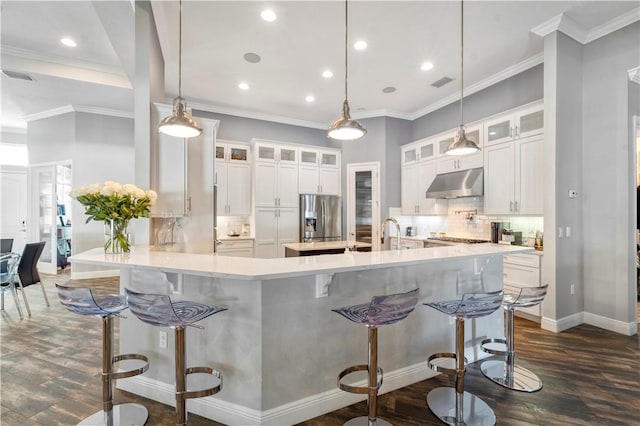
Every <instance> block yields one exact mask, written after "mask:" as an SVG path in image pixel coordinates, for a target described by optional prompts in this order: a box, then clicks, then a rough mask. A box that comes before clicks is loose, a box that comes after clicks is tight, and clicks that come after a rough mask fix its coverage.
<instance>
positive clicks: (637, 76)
mask: <svg viewBox="0 0 640 426" xmlns="http://www.w3.org/2000/svg"><path fill="white" fill-rule="evenodd" d="M627 75H628V76H629V81H633V82H634V83H638V84H640V67H635V68H631V69H630V70H629V71H627Z"/></svg>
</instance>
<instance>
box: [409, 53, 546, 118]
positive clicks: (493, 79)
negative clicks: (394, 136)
mask: <svg viewBox="0 0 640 426" xmlns="http://www.w3.org/2000/svg"><path fill="white" fill-rule="evenodd" d="M542 62H544V54H543V53H539V54H537V55H535V56H532V57H530V58H529V59H525V60H524V61H522V62H519V63H517V64H515V65H512V66H510V67H508V68H505V69H504V70H502V71H499V72H497V73H495V74H494V75H492V76H490V77H488V78H485V79H484V80H481V81H479V82H477V83H475V84H472V85H470V86H468V87H467V88H465V89H464V92H463V93H464V96H470V95H473V94H474V93H477V92H479V91H481V90H483V89H486V88H487V87H490V86H493V85H494V84H496V83H499V82H501V81H503V80H506V79H508V78H510V77H513V76H514V75H516V74H520V73H521V72H524V71H526V70H528V69H530V68H533V67H535V66H536V65H540V64H541V63H542ZM459 100H460V94H459V93H454V94H453V95H450V96H447V97H446V98H443V99H441V100H439V101H437V102H434V103H432V104H431V105H427V106H426V107H424V108H421V109H419V110H418V111H415V112H414V113H411V114H409V115H408V118H407V120H415V119H417V118H420V117H422V116H424V115H427V114H429V113H430V112H433V111H436V110H439V109H440V108H443V107H445V106H447V105H449V104H451V103H453V102H456V101H459Z"/></svg>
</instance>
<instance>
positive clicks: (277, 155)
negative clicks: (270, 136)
mask: <svg viewBox="0 0 640 426" xmlns="http://www.w3.org/2000/svg"><path fill="white" fill-rule="evenodd" d="M254 149H255V160H256V161H255V173H254V177H255V179H254V183H255V201H256V207H298V148H297V147H292V146H287V145H278V144H273V143H263V142H256V143H255V148H254Z"/></svg>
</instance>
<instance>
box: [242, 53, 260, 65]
mask: <svg viewBox="0 0 640 426" xmlns="http://www.w3.org/2000/svg"><path fill="white" fill-rule="evenodd" d="M244 60H245V61H247V62H251V63H252V64H257V63H258V62H260V61H261V60H262V58H261V57H260V55H258V54H257V53H253V52H248V53H245V54H244Z"/></svg>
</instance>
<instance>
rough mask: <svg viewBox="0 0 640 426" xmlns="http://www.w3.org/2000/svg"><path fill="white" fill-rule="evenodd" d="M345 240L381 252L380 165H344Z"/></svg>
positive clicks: (376, 163)
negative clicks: (345, 187)
mask: <svg viewBox="0 0 640 426" xmlns="http://www.w3.org/2000/svg"><path fill="white" fill-rule="evenodd" d="M347 182H348V183H347V185H348V186H347V240H349V241H354V240H355V241H358V242H362V243H368V244H371V250H373V251H378V250H380V235H379V232H380V163H379V162H377V161H376V162H371V163H349V164H347Z"/></svg>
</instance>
